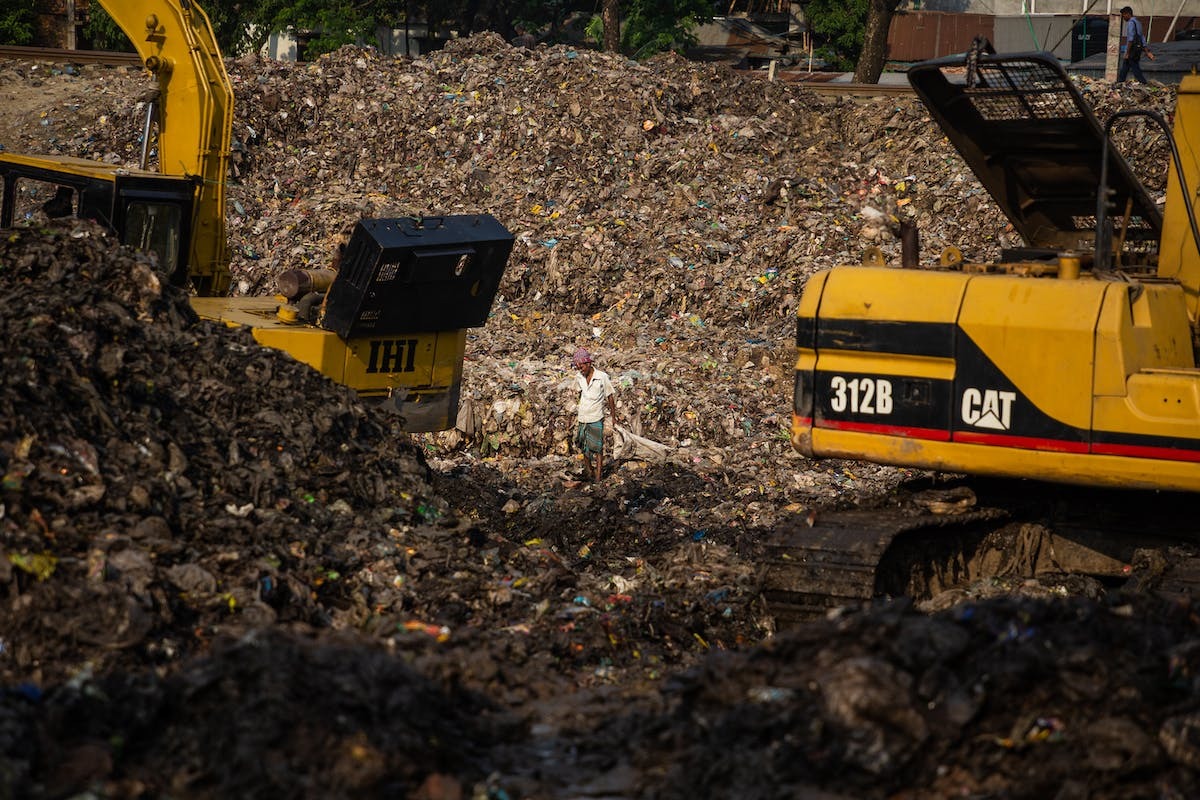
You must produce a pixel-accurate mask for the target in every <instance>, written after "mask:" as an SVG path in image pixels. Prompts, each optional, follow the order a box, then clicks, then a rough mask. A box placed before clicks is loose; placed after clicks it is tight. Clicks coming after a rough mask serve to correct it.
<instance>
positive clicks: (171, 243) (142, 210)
mask: <svg viewBox="0 0 1200 800" xmlns="http://www.w3.org/2000/svg"><path fill="white" fill-rule="evenodd" d="M182 224H183V210H182V209H181V208H180V207H179V205H177V204H176V203H154V202H146V201H140V200H136V201H132V202H130V203H129V205H128V206H126V208H125V236H124V239H123V241H122V244H126V245H129V246H130V247H133V248H135V249H137V250H141V251H142V252H145V253H154V254H155V255H156V256H157V257H158V264H159V266H160V267H161V268H162V269H163V270H164V271H165V272H166V273H167V274H168V275H171V274H174V272H175V268H176V266H177V265H178V263H179V244H180V237H181V231H180V229H181V226H182Z"/></svg>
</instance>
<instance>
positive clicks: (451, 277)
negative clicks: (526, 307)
mask: <svg viewBox="0 0 1200 800" xmlns="http://www.w3.org/2000/svg"><path fill="white" fill-rule="evenodd" d="M512 246H513V236H512V234H511V233H509V232H508V230H507V229H506V228H505V227H504V226H503V225H501V224H500V222H499V221H498V220H496V219H495V218H494V217H492V216H491V215H489V214H471V215H455V216H444V217H425V218H415V217H401V218H398V219H366V220H362V221H360V222H359V223H358V224H357V225H356V226H355V227H354V231H353V232H352V233H351V235H350V240H349V242H348V243H347V245H346V251H345V254H344V256H343V258H342V263H341V266H340V268H339V270H338V275H337V277H336V278H335V279H334V281H333V285H332V286H331V287H330V289H329V295H328V299H327V300H326V304H325V314H324V316H323V317H322V319H321V322H320V325H321V327H323V328H325V329H326V330H330V331H334V332H335V333H337V334H338V335H339V336H341V337H342V338H344V339H352V338H356V337H362V336H368V335H374V336H380V335H390V334H396V333H406V332H415V331H448V330H459V329H462V328H477V327H479V326H481V325H483V324H484V322H485V321H486V320H487V317H488V314H489V313H490V312H491V308H492V300H493V299H494V298H495V296H496V291H497V290H498V289H499V288H500V279H501V277H502V276H503V274H504V265H505V264H506V263H507V262H508V256H509V253H510V252H511V251H512Z"/></svg>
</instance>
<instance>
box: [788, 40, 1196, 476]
mask: <svg viewBox="0 0 1200 800" xmlns="http://www.w3.org/2000/svg"><path fill="white" fill-rule="evenodd" d="M1028 60H1029V61H1031V62H1032V63H1033V66H1034V67H1036V69H1037V70H1041V69H1042V68H1043V66H1044V67H1045V71H1046V74H1047V76H1048V77H1045V78H1044V79H1039V80H1040V81H1041V82H1038V81H1034V80H1032V79H1029V78H1028V76H1029V75H1030V74H1031V72H1030V71H1031V69H1032V68H1030V67H1029V66H1028V64H1026V63H1021V64H1019V65H1018V66H1019V68H1020V70H1021V71H1020V72H1018V75H1017V80H1016V81H1013V80H1006V81H996V82H994V83H993V84H992V85H993V86H997V87H1001V86H1002V85H1003V86H1011V85H1017V84H1021V80H1020V79H1021V78H1025V79H1026V82H1025V83H1024V84H1023V86H1024V87H1025V89H1026V90H1029V89H1030V87H1032V88H1033V89H1036V90H1037V95H1036V96H1037V98H1038V100H1039V102H1041V103H1043V104H1044V106H1049V105H1050V101H1051V100H1052V99H1054V98H1048V96H1049V94H1050V93H1052V92H1054V91H1061V92H1063V93H1064V95H1067V94H1068V93H1069V92H1070V91H1074V90H1073V88H1072V87H1070V86H1069V84H1067V85H1065V86H1064V85H1059V84H1055V83H1054V79H1055V74H1054V73H1055V70H1057V71H1058V72H1061V68H1058V67H1057V63H1056V62H1055V63H1053V64H1050V63H1049V61H1048V60H1047V61H1046V63H1045V65H1043V63H1042V62H1041V61H1039V60H1036V59H1028ZM947 62H948V60H943V61H942V62H929V63H930V64H933V65H934V68H935V69H936V68H938V65H939V64H943V65H945V64H947ZM1003 66H1004V65H1000V67H1003ZM1037 75H1038V76H1040V75H1041V72H1038V73H1037ZM1008 77H1009V78H1011V77H1012V76H1008ZM1063 79H1064V81H1065V76H1064V78H1063ZM914 85H916V84H915V83H914ZM986 86H987V85H986V83H985V84H984V85H983V87H982V88H981V91H982V93H983V95H984V96H983V97H982V98H980V97H978V96H977V97H975V98H974V99H975V100H976V102H977V103H980V104H982V105H984V107H985V112H984V114H982V115H981V116H982V118H981V119H980V120H979V123H980V126H981V127H983V126H984V123H987V124H988V125H996V124H999V123H997V122H996V121H995V120H989V119H987V109H988V108H990V107H999V106H1000V104H1001V103H1002V102H1004V103H1007V102H1008V101H1010V100H1012V99H1013V97H1012V96H1011V94H1003V91H1004V90H1003V89H1001V88H998V89H997V92H996V94H995V95H988V94H987V92H986ZM1047 87H1050V88H1047ZM962 91H963V89H962V87H950V86H943V84H941V83H938V84H936V85H935V86H933V87H932V88H931V89H930V94H932V95H933V98H934V101H935V104H936V101H938V100H941V99H946V98H951V97H952V93H954V92H962ZM939 92H944V95H939ZM954 96H957V95H954ZM925 99H926V100H927V104H928V103H929V100H928V98H925ZM1017 99H1020V98H1017ZM1067 99H1070V97H1069V96H1068V97H1067ZM1055 102H1058V101H1057V100H1056V101H1055ZM1079 102H1080V103H1082V102H1083V101H1082V100H1081V99H1080V100H1079ZM988 104H992V105H991V106H989V105H988ZM1029 107H1030V104H1026V109H1028V108H1029ZM1006 113H1007V112H1006ZM1064 113H1066V114H1068V115H1070V114H1072V109H1067V111H1066V112H1064V111H1063V106H1062V105H1059V106H1058V107H1056V108H1055V109H1054V114H1058V115H1061V114H1064ZM1079 113H1080V114H1084V115H1086V114H1088V113H1090V112H1087V111H1084V110H1083V109H1082V108H1081V109H1079ZM1035 116H1036V115H1035ZM1089 119H1090V117H1089ZM1050 121H1051V123H1052V124H1054V125H1055V126H1057V127H1056V128H1055V129H1054V130H1051V132H1050V133H1049V134H1045V133H1042V134H1040V135H1041V141H1042V143H1043V146H1045V147H1049V148H1050V149H1051V150H1050V152H1049V153H1046V152H1042V151H1036V148H1033V149H1030V150H1017V151H1014V153H1012V154H1006V155H1005V157H1004V158H1000V159H997V158H995V153H994V152H990V151H986V148H984V150H983V151H979V152H977V153H975V155H976V156H978V157H977V158H973V157H972V152H971V150H970V147H971V145H970V144H969V143H968V144H963V145H961V146H960V148H959V149H960V152H964V155H965V156H966V157H967V160H968V163H971V164H972V166H973V167H974V168H975V169H976V173H977V175H979V176H980V178H981V180H982V181H983V182H984V184H985V186H988V188H989V189H990V190H991V191H992V194H993V196H994V197H997V201H998V202H1000V203H1001V204H1002V205H1003V204H1004V202H1005V200H1008V201H1009V202H1012V200H1013V198H1017V202H1015V203H1014V204H1013V207H1012V208H1007V207H1006V208H1005V210H1006V212H1008V213H1009V216H1010V219H1012V220H1013V221H1014V224H1015V225H1017V227H1018V230H1021V231H1022V232H1023V233H1026V238H1027V241H1029V240H1033V242H1032V244H1033V245H1040V246H1042V250H1043V251H1042V252H1034V251H1036V250H1037V247H1031V248H1030V249H1029V251H1027V252H1025V253H1023V254H1018V255H1023V256H1025V257H1024V258H1021V257H1018V258H1015V259H1013V260H1009V261H1005V262H1004V263H999V264H962V263H953V264H951V265H950V266H948V267H946V266H942V267H934V268H929V269H899V268H888V267H874V266H870V267H868V266H847V267H837V268H834V269H832V270H826V271H823V272H820V273H818V274H816V275H814V276H813V277H811V278H810V279H809V281H808V283H807V285H806V287H805V290H804V292H803V295H802V297H801V300H800V305H799V309H798V319H797V342H796V344H797V361H796V384H795V397H794V401H793V421H792V442H793V445H794V447H795V448H796V449H797V450H798V451H800V452H802V453H804V454H806V455H809V456H815V457H838V458H847V459H857V460H866V461H873V462H878V463H884V464H894V465H899V466H906V467H917V468H927V469H934V470H940V471H946V472H957V473H971V474H984V475H996V476H1011V477H1029V478H1036V479H1042V480H1048V481H1056V482H1064V483H1074V484H1083V485H1095V486H1113V487H1124V488H1149V489H1171V490H1186V491H1200V370H1198V369H1197V365H1196V357H1195V352H1194V344H1193V343H1194V341H1195V340H1196V333H1195V332H1196V313H1197V288H1198V286H1200V251H1198V250H1197V242H1196V236H1195V226H1194V225H1193V224H1192V223H1191V222H1190V221H1189V217H1188V214H1187V209H1186V206H1185V203H1187V202H1194V200H1195V195H1194V193H1193V194H1189V195H1188V197H1187V198H1186V199H1185V197H1184V192H1183V190H1182V189H1181V184H1180V176H1179V174H1178V173H1179V170H1178V169H1172V172H1171V180H1170V186H1169V191H1168V195H1167V201H1166V207H1165V208H1166V211H1165V214H1164V216H1163V217H1162V219H1161V222H1160V221H1159V220H1157V219H1156V218H1155V216H1154V214H1155V211H1154V209H1153V208H1152V201H1149V200H1148V199H1147V198H1146V197H1145V195H1144V194H1141V193H1138V190H1139V189H1140V185H1139V186H1136V187H1135V186H1134V185H1133V183H1132V182H1131V181H1132V180H1133V179H1131V178H1130V177H1129V173H1128V172H1127V171H1125V172H1121V171H1120V170H1117V167H1120V168H1121V170H1124V169H1125V166H1124V165H1123V162H1113V163H1114V164H1115V166H1114V167H1113V169H1114V170H1117V173H1116V174H1118V179H1116V180H1115V182H1114V184H1113V185H1115V186H1116V187H1117V188H1118V191H1117V192H1116V194H1117V195H1118V196H1120V197H1119V199H1123V200H1124V202H1123V203H1122V202H1118V203H1116V204H1115V205H1116V207H1117V209H1118V214H1119V213H1120V211H1121V210H1122V209H1123V210H1125V212H1126V214H1125V223H1126V227H1125V229H1124V230H1123V231H1122V234H1124V235H1126V236H1131V235H1132V234H1131V233H1130V231H1132V230H1133V228H1134V227H1135V226H1136V225H1138V224H1140V225H1142V226H1143V229H1144V230H1145V231H1155V232H1158V231H1159V230H1161V234H1160V235H1161V239H1160V241H1161V245H1160V246H1159V247H1158V251H1157V255H1156V256H1155V254H1154V253H1153V252H1151V253H1150V254H1149V255H1146V254H1145V253H1140V254H1137V255H1131V254H1122V256H1121V257H1122V258H1123V259H1124V260H1122V261H1118V262H1117V264H1116V265H1115V266H1114V267H1113V269H1112V270H1109V269H1105V268H1104V265H1101V264H1097V263H1096V260H1094V258H1093V256H1094V254H1093V252H1091V251H1090V250H1089V251H1088V252H1086V253H1081V252H1080V251H1079V250H1078V249H1075V250H1071V251H1065V247H1066V245H1073V246H1076V247H1079V246H1081V245H1083V244H1087V240H1086V236H1085V234H1088V235H1091V236H1092V237H1094V236H1095V234H1094V230H1093V231H1091V232H1087V231H1085V230H1084V229H1083V226H1086V225H1092V226H1093V227H1094V226H1095V220H1094V219H1090V218H1088V215H1087V214H1086V213H1084V210H1086V209H1087V203H1088V202H1089V198H1087V197H1085V196H1084V192H1083V190H1082V188H1081V187H1082V186H1084V185H1085V184H1086V180H1087V175H1086V169H1084V165H1085V164H1086V161H1087V159H1081V160H1080V166H1079V168H1078V169H1076V168H1075V166H1074V165H1073V164H1072V161H1071V159H1072V158H1073V157H1074V154H1073V153H1072V152H1071V151H1070V150H1069V149H1068V148H1069V147H1070V146H1071V145H1069V144H1068V140H1079V139H1086V136H1085V135H1083V134H1081V133H1080V131H1079V130H1073V129H1070V128H1068V127H1064V126H1063V124H1062V123H1061V121H1060V120H1059V119H1057V118H1053V119H1051V120H1050ZM1084 122H1087V120H1084ZM1080 124H1081V125H1082V123H1080ZM1091 124H1093V125H1094V120H1093V121H1092V123H1091ZM943 127H946V126H945V125H943ZM966 127H969V125H967V126H966ZM1094 127H1095V128H1096V130H1098V126H1094ZM1089 130H1090V129H1089ZM1058 132H1061V133H1062V134H1063V145H1062V147H1063V153H1062V154H1061V155H1060V154H1055V153H1054V152H1053V147H1055V146H1056V145H1055V143H1054V142H1053V138H1054V136H1055V135H1056V133H1058ZM1083 133H1084V134H1086V133H1088V130H1084V131H1083ZM1000 136H1001V138H1005V136H1004V132H1003V131H1001V132H1000ZM955 138H956V137H955V136H954V135H951V139H952V141H954V140H955ZM1007 138H1010V139H1011V138H1012V137H1011V136H1009V137H1007ZM1174 138H1175V139H1176V141H1178V142H1182V143H1184V144H1185V146H1186V143H1188V142H1192V141H1200V78H1197V77H1189V78H1185V79H1184V83H1183V85H1182V86H1181V87H1180V91H1179V100H1178V106H1177V111H1176V119H1175V136H1174ZM1047 142H1048V143H1047ZM955 143H956V144H959V143H958V142H957V141H956V142H955ZM1016 147H1018V148H1019V147H1020V145H1019V143H1018V144H1017V145H1016ZM1093 155H1095V156H1097V157H1096V159H1095V161H1096V167H1097V168H1098V165H1099V162H1100V160H1101V159H1100V157H1099V156H1098V154H1097V153H1089V154H1088V158H1090V157H1091V156H1093ZM1109 157H1110V158H1117V159H1119V156H1115V154H1111V153H1110V154H1109ZM1198 157H1200V153H1197V152H1192V151H1190V150H1185V151H1184V152H1183V153H1182V154H1181V159H1180V163H1181V165H1182V173H1183V184H1184V185H1186V186H1190V187H1193V191H1194V188H1195V187H1197V186H1198V185H1200V183H1198V182H1200V161H1198ZM1022 159H1024V161H1022ZM995 164H1002V165H1006V166H1004V169H1006V170H1008V173H1007V174H1004V175H1002V174H1001V172H1000V171H999V168H997V172H996V173H995V174H994V175H991V176H989V175H988V169H990V168H992V167H993V165H995ZM1063 164H1067V165H1068V166H1069V167H1070V168H1071V169H1072V170H1073V171H1074V174H1071V175H1066V176H1064V177H1062V179H1061V181H1056V182H1053V183H1050V182H1047V181H1046V180H1045V175H1052V174H1053V169H1054V168H1055V167H1056V166H1061V165H1063ZM1089 168H1090V167H1089ZM1040 171H1042V172H1044V174H1042V172H1040ZM1075 179H1077V180H1078V185H1070V182H1071V180H1075ZM1005 181H1007V183H1004V182H1005ZM1014 181H1015V182H1018V183H1020V182H1021V181H1025V183H1024V185H1022V186H1017V187H1015V188H1014V187H1013V185H1012V182H1014ZM1000 183H1004V186H1003V188H1000V189H997V188H996V186H997V185H998V184H1000ZM1060 189H1061V190H1062V193H1061V194H1057V195H1056V194H1055V191H1057V190H1060ZM1124 195H1128V198H1127V199H1126V198H1125V197H1124ZM1095 197H1096V190H1094V189H1093V192H1092V196H1091V199H1090V202H1092V203H1094V202H1095V199H1094V198H1095ZM1080 198H1083V199H1082V200H1081V199H1080ZM1130 208H1133V209H1135V211H1134V212H1133V213H1132V214H1131V213H1130V212H1129V209H1130ZM1139 208H1140V209H1142V210H1141V211H1138V210H1136V209H1139ZM1091 210H1092V212H1093V213H1096V211H1097V209H1096V206H1095V205H1092V207H1091ZM1056 215H1057V216H1056ZM1097 216H1099V215H1098V214H1097ZM1051 223H1054V224H1051ZM1072 226H1079V227H1072ZM1160 226H1161V228H1160ZM1117 238H1120V236H1118V237H1117ZM1144 238H1145V239H1147V240H1149V239H1151V238H1153V237H1150V236H1148V235H1147V236H1145V237H1144ZM1097 241H1098V239H1097ZM1155 244H1157V242H1155ZM1096 249H1097V250H1099V249H1100V248H1098V247H1097V248H1096ZM1047 251H1048V252H1047ZM1053 251H1058V253H1057V254H1055V253H1054V252H1053ZM1030 256H1036V258H1032V257H1030ZM1138 259H1141V260H1138ZM1155 259H1156V260H1157V265H1156V267H1155V265H1153V264H1152V263H1150V262H1153V261H1154V260H1155ZM1081 261H1082V262H1083V264H1084V265H1085V268H1084V269H1083V270H1080V263H1081ZM1118 270H1119V271H1118ZM1139 273H1140V274H1139Z"/></svg>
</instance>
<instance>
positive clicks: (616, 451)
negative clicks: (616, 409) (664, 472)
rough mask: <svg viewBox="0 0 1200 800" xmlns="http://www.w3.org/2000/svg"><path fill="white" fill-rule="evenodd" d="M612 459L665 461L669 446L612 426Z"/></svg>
mask: <svg viewBox="0 0 1200 800" xmlns="http://www.w3.org/2000/svg"><path fill="white" fill-rule="evenodd" d="M613 433H614V434H615V436H614V439H615V441H614V442H613V458H618V459H620V458H638V459H642V460H644V461H666V460H667V456H668V455H670V454H671V447H670V446H669V445H665V444H662V443H661V442H656V441H654V440H653V439H647V438H646V437H644V436H638V435H637V434H636V433H634V432H633V431H631V430H629V429H628V428H626V427H625V426H623V425H614V426H613Z"/></svg>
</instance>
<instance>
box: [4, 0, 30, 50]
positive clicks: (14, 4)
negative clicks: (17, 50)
mask: <svg viewBox="0 0 1200 800" xmlns="http://www.w3.org/2000/svg"><path fill="white" fill-rule="evenodd" d="M35 19H36V16H35V14H34V11H33V0H0V44H18V45H28V44H32V43H33V23H34V20H35Z"/></svg>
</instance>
